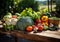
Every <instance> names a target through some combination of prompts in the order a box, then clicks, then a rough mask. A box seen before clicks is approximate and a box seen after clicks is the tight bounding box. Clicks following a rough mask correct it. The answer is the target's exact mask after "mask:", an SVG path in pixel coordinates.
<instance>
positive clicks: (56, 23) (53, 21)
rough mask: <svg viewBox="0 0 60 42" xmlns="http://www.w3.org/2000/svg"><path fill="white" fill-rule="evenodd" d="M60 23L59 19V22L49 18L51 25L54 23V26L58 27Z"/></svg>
mask: <svg viewBox="0 0 60 42" xmlns="http://www.w3.org/2000/svg"><path fill="white" fill-rule="evenodd" d="M59 22H60V19H58V20H54V19H50V18H49V24H50V23H52V24H54V25H57V26H58V25H59Z"/></svg>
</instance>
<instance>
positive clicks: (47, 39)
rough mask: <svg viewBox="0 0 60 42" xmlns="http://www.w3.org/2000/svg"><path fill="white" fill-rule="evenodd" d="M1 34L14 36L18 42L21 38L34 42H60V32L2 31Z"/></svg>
mask: <svg viewBox="0 0 60 42" xmlns="http://www.w3.org/2000/svg"><path fill="white" fill-rule="evenodd" d="M0 33H1V34H6V35H12V36H14V37H15V41H16V42H18V38H19V37H20V38H23V39H27V40H31V41H34V42H60V31H43V32H39V33H33V32H30V33H25V32H22V31H8V32H2V31H0Z"/></svg>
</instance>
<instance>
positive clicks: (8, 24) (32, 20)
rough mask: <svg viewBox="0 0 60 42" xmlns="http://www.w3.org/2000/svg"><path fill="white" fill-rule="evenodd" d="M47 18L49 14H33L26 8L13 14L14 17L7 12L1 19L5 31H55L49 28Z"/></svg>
mask: <svg viewBox="0 0 60 42" xmlns="http://www.w3.org/2000/svg"><path fill="white" fill-rule="evenodd" d="M49 16H50V14H49V13H45V14H42V13H41V12H35V11H34V10H32V8H26V9H24V10H23V11H22V12H21V13H15V15H12V14H11V13H9V12H8V13H7V14H6V15H5V16H4V17H3V21H4V23H3V28H4V30H5V31H11V30H21V31H27V32H31V31H35V32H37V31H43V30H57V28H55V27H54V26H53V25H52V27H51V25H49V24H48V21H49ZM53 28H54V29H53Z"/></svg>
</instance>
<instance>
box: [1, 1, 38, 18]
mask: <svg viewBox="0 0 60 42" xmlns="http://www.w3.org/2000/svg"><path fill="white" fill-rule="evenodd" d="M29 7H30V8H32V9H33V10H35V11H37V10H38V3H37V2H36V1H35V0H0V18H2V17H3V16H4V15H5V14H6V13H7V12H11V13H12V14H14V13H16V12H18V13H20V12H21V11H22V10H24V9H25V8H29Z"/></svg>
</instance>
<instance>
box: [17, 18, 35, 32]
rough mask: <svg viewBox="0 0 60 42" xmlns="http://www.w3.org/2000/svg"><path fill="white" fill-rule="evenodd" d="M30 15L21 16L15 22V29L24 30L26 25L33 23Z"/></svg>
mask: <svg viewBox="0 0 60 42" xmlns="http://www.w3.org/2000/svg"><path fill="white" fill-rule="evenodd" d="M33 24H34V22H33V20H32V19H31V17H21V18H20V19H19V20H18V21H17V23H16V29H17V30H22V31H24V30H25V29H26V27H27V26H30V25H33Z"/></svg>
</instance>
